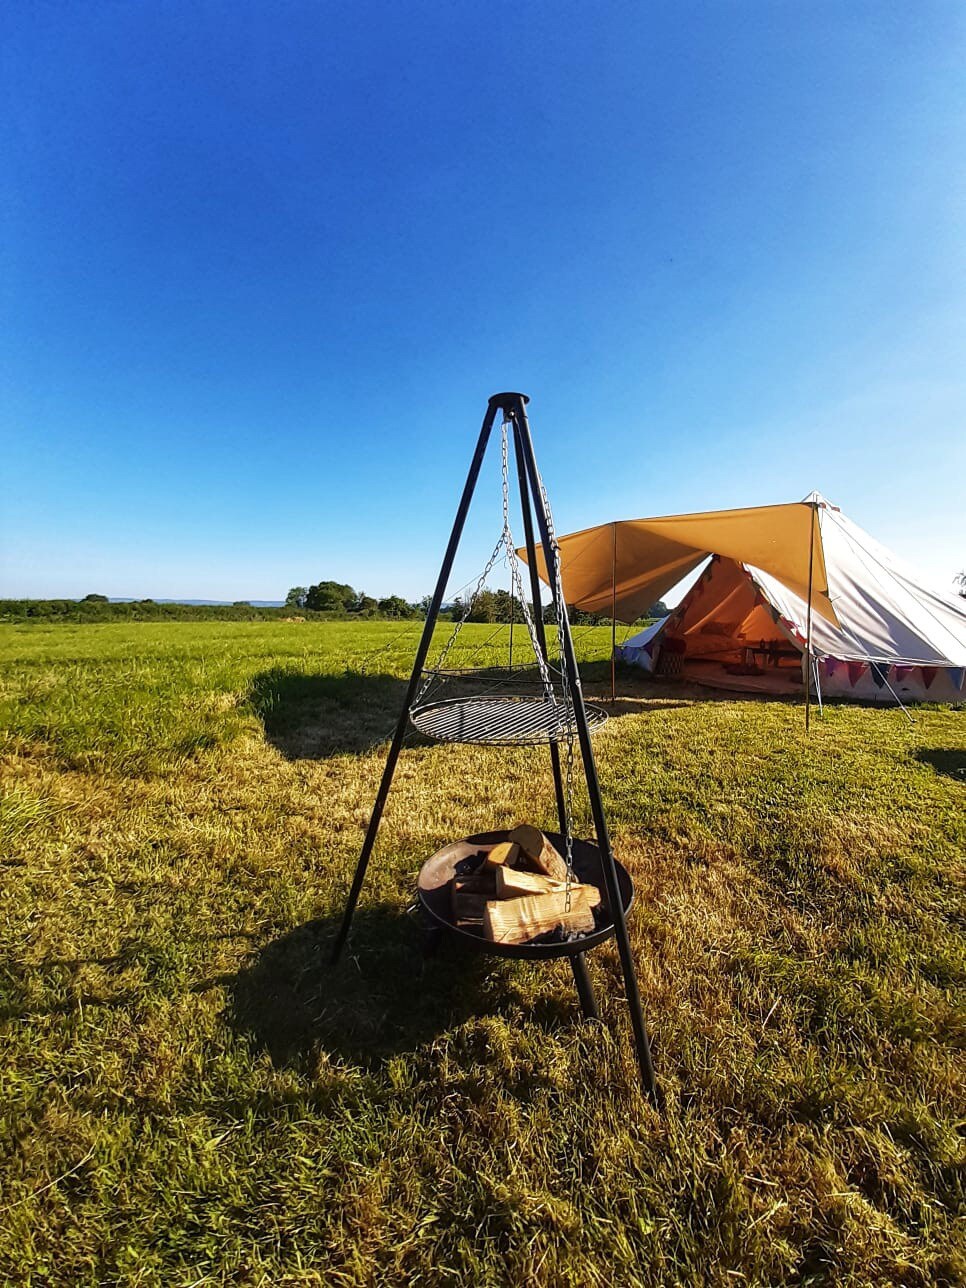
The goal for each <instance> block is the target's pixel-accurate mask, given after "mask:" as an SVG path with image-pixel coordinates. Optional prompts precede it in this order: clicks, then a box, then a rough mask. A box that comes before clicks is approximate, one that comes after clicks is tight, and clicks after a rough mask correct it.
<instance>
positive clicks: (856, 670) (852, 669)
mask: <svg viewBox="0 0 966 1288" xmlns="http://www.w3.org/2000/svg"><path fill="white" fill-rule="evenodd" d="M847 665H848V668H849V684H851V686H852V688H853V689H854V688H855V686H856V685H857V684H858V682H859V681H860V680H861V679H862V677H863V675H865V670H866V667H865V663H864V662H849V663H848V664H847Z"/></svg>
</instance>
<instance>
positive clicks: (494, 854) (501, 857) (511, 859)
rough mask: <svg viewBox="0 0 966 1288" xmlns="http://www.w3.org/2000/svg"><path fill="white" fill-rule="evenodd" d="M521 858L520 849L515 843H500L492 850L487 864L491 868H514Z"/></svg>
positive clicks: (487, 858)
mask: <svg viewBox="0 0 966 1288" xmlns="http://www.w3.org/2000/svg"><path fill="white" fill-rule="evenodd" d="M519 858H520V847H519V845H517V843H516V842H515V841H500V843H499V844H498V845H494V846H493V848H492V849H491V850H490V852H489V854H488V855H487V856H486V862H487V866H488V867H491V868H502V867H507V868H512V867H513V865H514V864H515V863H516V862H517V860H518V859H519Z"/></svg>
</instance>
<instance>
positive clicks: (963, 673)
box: [949, 666, 966, 690]
mask: <svg viewBox="0 0 966 1288" xmlns="http://www.w3.org/2000/svg"><path fill="white" fill-rule="evenodd" d="M949 678H950V679H951V680H952V682H953V688H954V689H957V690H958V689H961V688H962V687H963V680H966V666H958V667H956V669H955V670H954V671H950V672H949Z"/></svg>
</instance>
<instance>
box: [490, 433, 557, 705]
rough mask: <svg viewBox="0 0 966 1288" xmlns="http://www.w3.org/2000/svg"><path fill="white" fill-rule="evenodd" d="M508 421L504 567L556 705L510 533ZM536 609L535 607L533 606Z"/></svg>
mask: <svg viewBox="0 0 966 1288" xmlns="http://www.w3.org/2000/svg"><path fill="white" fill-rule="evenodd" d="M510 423H511V422H510V421H507V420H505V421H504V422H503V426H502V444H503V539H504V542H505V544H506V565H507V567H508V568H509V570H510V593H511V595H517V596H519V599H520V605H521V607H522V609H523V619H524V621H525V622H526V624H527V634H528V635H529V636H530V646H531V648H532V649H533V652H534V656H535V657H536V659H537V667H538V668H539V671H540V680H541V683H542V684H543V694H544V697H545V698H546V700H547V701H548V702H553V703H556V694H555V693H554V691H553V680H552V679H551V677H550V668H549V666H548V665H547V659H546V658H545V657H544V655H543V649H542V648H541V647H540V640H539V637H538V636H537V628H536V624H535V623H534V620H533V614H532V613H531V611H530V604H529V603H528V601H527V597H526V595H525V594H524V591H523V579H522V577H521V576H520V568H519V565H518V561H517V552H516V547H515V546H514V544H513V533H512V532H511V531H510V466H509V462H508V458H507V445H508V438H509V435H508V433H507V430H508V429H509V427H510ZM534 607H536V605H534Z"/></svg>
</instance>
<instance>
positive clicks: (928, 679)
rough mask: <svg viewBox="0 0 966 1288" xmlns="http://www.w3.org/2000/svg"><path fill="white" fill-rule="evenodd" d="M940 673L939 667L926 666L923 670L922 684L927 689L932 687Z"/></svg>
mask: <svg viewBox="0 0 966 1288" xmlns="http://www.w3.org/2000/svg"><path fill="white" fill-rule="evenodd" d="M938 672H939V668H938V667H937V666H924V667H923V668H922V682H923V684H924V685H925V686H926V688H927V689H928V688H929V687H930V685H931V684H932V682H933V680H935V678H936V676H937V674H938Z"/></svg>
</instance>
